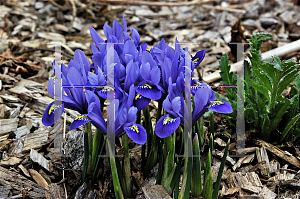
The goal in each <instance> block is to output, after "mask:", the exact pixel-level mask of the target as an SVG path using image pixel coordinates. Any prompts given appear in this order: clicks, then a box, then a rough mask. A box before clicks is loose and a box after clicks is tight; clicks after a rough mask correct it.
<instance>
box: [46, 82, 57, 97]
mask: <svg viewBox="0 0 300 199" xmlns="http://www.w3.org/2000/svg"><path fill="white" fill-rule="evenodd" d="M55 83H56V82H55ZM57 83H58V82H57ZM47 92H48V93H49V95H51V96H52V97H54V80H53V78H50V79H49V81H48V87H47Z"/></svg>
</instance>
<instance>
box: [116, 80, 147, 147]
mask: <svg viewBox="0 0 300 199" xmlns="http://www.w3.org/2000/svg"><path fill="white" fill-rule="evenodd" d="M134 97H135V89H134V85H131V86H130V89H129V94H127V93H126V94H125V95H124V97H123V99H122V101H120V102H119V103H120V104H119V103H118V105H117V106H116V107H115V109H116V115H117V116H116V120H115V128H116V131H115V136H116V137H118V136H121V135H122V133H123V132H124V131H125V132H126V133H127V135H128V136H129V137H130V138H131V139H132V140H133V141H134V142H135V143H137V144H145V143H146V141H147V133H146V130H145V129H144V127H143V126H142V125H140V124H136V123H135V122H136V114H137V112H138V109H137V108H136V107H134V106H133V100H134Z"/></svg>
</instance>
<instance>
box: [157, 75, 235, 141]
mask: <svg viewBox="0 0 300 199" xmlns="http://www.w3.org/2000/svg"><path fill="white" fill-rule="evenodd" d="M171 82H172V80H171V78H170V79H169V89H168V93H169V94H168V95H167V97H166V99H165V100H164V102H163V107H164V109H165V110H166V111H167V113H168V114H166V115H164V116H163V117H161V118H160V119H159V121H158V122H157V124H156V127H155V132H156V135H157V136H158V137H160V138H165V137H168V136H169V135H171V134H172V133H173V132H175V130H176V129H177V128H178V127H179V125H182V126H184V121H186V122H189V123H190V122H192V123H191V125H192V126H193V125H195V123H196V122H197V121H198V120H199V118H200V117H201V116H202V115H203V114H204V113H205V112H206V111H207V109H210V110H211V111H215V112H218V113H231V112H232V107H231V105H230V104H229V103H228V102H225V101H216V100H215V94H214V92H213V90H212V89H211V87H210V86H209V85H208V84H206V83H203V82H200V81H197V80H192V86H191V93H192V95H193V96H194V102H195V103H194V109H193V111H192V118H187V115H188V114H187V115H185V114H184V107H185V106H186V102H185V101H184V98H183V94H182V91H183V85H182V75H180V76H179V78H178V79H177V80H176V83H173V84H172V83H171ZM184 115H185V117H183V116H184Z"/></svg>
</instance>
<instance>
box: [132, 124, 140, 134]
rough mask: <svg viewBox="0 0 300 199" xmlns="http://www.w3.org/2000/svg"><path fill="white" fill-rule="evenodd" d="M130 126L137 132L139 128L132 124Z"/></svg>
mask: <svg viewBox="0 0 300 199" xmlns="http://www.w3.org/2000/svg"><path fill="white" fill-rule="evenodd" d="M130 127H132V128H134V130H135V131H136V132H137V133H139V129H138V128H137V127H136V126H134V125H132V126H130Z"/></svg>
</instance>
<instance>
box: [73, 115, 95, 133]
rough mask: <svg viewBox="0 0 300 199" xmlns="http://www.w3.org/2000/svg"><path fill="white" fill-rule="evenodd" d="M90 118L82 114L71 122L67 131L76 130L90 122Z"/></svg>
mask: <svg viewBox="0 0 300 199" xmlns="http://www.w3.org/2000/svg"><path fill="white" fill-rule="evenodd" d="M90 121H91V120H90V118H88V117H87V114H83V115H80V116H78V117H76V118H75V120H74V121H73V122H72V124H71V125H70V128H69V131H71V130H73V129H76V128H78V127H80V126H82V125H84V124H86V123H88V122H90Z"/></svg>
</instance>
